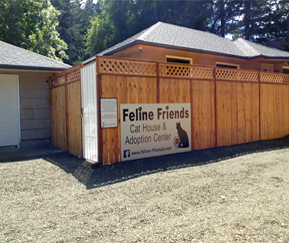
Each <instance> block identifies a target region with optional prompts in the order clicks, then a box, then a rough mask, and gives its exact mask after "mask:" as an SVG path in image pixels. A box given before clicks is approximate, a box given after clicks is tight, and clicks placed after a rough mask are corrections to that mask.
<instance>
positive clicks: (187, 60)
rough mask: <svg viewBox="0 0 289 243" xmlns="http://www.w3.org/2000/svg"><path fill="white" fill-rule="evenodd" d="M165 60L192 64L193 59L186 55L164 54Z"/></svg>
mask: <svg viewBox="0 0 289 243" xmlns="http://www.w3.org/2000/svg"><path fill="white" fill-rule="evenodd" d="M166 62H173V63H182V64H193V59H192V58H186V57H176V56H166Z"/></svg>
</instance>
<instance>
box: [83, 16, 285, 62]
mask: <svg viewBox="0 0 289 243" xmlns="http://www.w3.org/2000/svg"><path fill="white" fill-rule="evenodd" d="M137 43H141V44H147V45H161V46H168V47H171V48H180V49H186V50H190V51H201V52H209V53H212V54H221V55H229V56H234V57H240V58H256V57H268V58H288V59H289V52H286V51H280V50H278V49H275V48H270V47H266V46H263V45H261V44H256V43H253V42H250V41H247V40H245V39H243V38H238V39H237V40H234V41H232V40H229V39H226V38H223V37H219V36H217V35H215V34H212V33H208V32H204V31H199V30H194V29H190V28H186V27H181V26H177V25H172V24H166V23H163V22H158V23H156V24H155V25H153V26H151V27H149V28H147V29H145V30H143V31H142V32H140V33H138V34H136V35H134V36H132V37H130V38H128V39H126V40H124V41H122V42H120V43H118V44H117V45H115V46H113V47H111V48H108V49H107V50H104V51H103V52H101V53H99V54H98V55H107V56H109V55H112V54H113V53H116V52H118V51H121V50H123V49H125V48H127V47H129V46H132V45H134V44H137ZM93 59H95V56H94V57H92V58H90V59H88V60H86V61H84V64H85V63H88V62H90V61H91V60H93Z"/></svg>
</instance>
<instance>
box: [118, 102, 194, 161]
mask: <svg viewBox="0 0 289 243" xmlns="http://www.w3.org/2000/svg"><path fill="white" fill-rule="evenodd" d="M120 117H121V118H120V119H121V120H120V127H121V128H120V129H121V130H120V131H121V161H126V160H134V159H140V158H147V157H154V156H160V155H165V154H175V153H181V152H186V151H191V104H190V103H178V104H176V103H163V104H120Z"/></svg>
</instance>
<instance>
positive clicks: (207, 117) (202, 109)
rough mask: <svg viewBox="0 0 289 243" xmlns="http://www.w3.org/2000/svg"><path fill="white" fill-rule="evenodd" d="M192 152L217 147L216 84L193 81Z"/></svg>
mask: <svg viewBox="0 0 289 243" xmlns="http://www.w3.org/2000/svg"><path fill="white" fill-rule="evenodd" d="M191 92H192V94H191V95H192V101H191V102H192V103H191V109H192V111H191V114H192V141H193V146H192V150H196V149H206V148H212V147H215V146H216V137H215V135H216V131H215V107H214V103H215V98H214V95H215V89H214V82H212V81H203V80H193V81H192V91H191Z"/></svg>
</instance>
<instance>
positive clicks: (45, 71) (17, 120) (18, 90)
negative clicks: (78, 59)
mask: <svg viewBox="0 0 289 243" xmlns="http://www.w3.org/2000/svg"><path fill="white" fill-rule="evenodd" d="M69 67H70V66H69V65H67V64H64V63H60V62H57V61H55V60H52V59H50V58H48V57H45V56H42V55H39V54H36V53H33V52H30V51H27V50H24V49H22V48H19V47H16V46H13V45H10V44H8V43H5V42H3V41H0V147H7V146H17V147H39V146H48V145H51V125H50V124H51V123H50V121H51V118H50V94H49V77H50V76H52V75H53V74H55V73H57V72H60V71H62V70H65V69H67V68H69Z"/></svg>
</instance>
